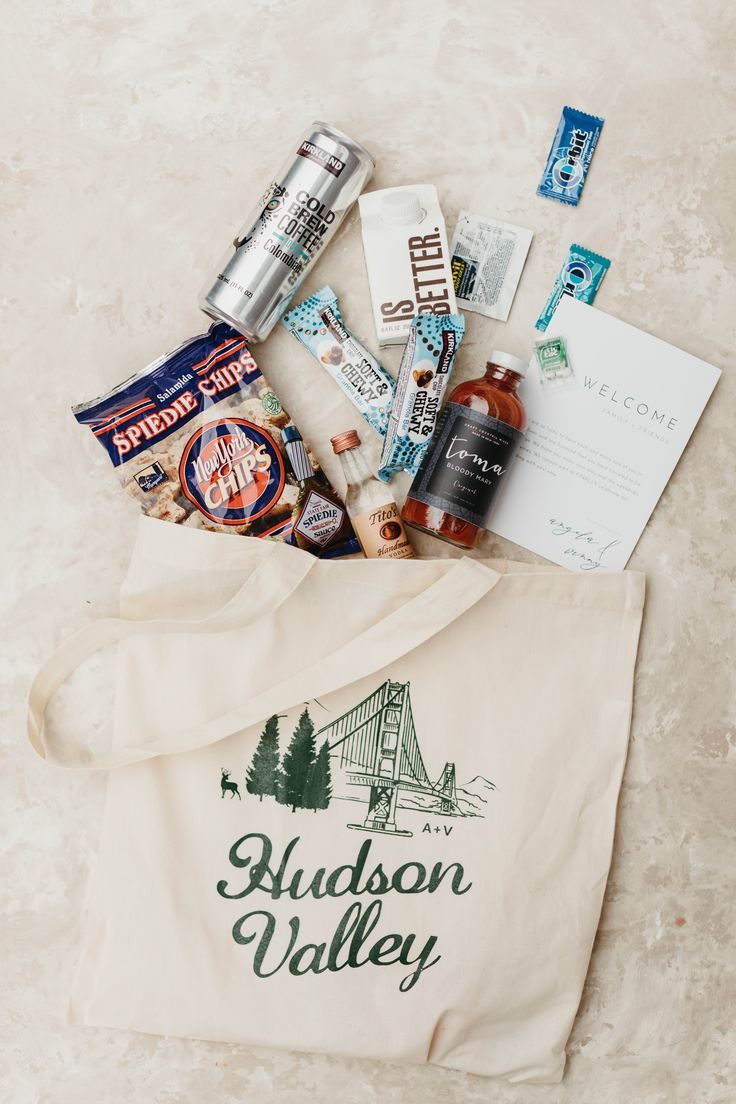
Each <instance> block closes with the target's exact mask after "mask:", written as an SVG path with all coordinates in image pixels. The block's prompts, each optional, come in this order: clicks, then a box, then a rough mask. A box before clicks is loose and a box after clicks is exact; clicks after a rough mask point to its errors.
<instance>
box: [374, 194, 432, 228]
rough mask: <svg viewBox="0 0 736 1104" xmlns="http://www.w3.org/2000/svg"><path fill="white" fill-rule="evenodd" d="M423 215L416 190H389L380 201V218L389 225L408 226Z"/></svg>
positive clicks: (419, 220) (419, 219) (418, 220)
mask: <svg viewBox="0 0 736 1104" xmlns="http://www.w3.org/2000/svg"><path fill="white" fill-rule="evenodd" d="M423 216H424V212H423V211H422V205H421V203H420V202H419V196H418V195H417V194H416V192H389V194H388V195H387V196H384V197H383V200H382V201H381V219H382V221H383V222H386V223H388V225H389V226H408V224H409V223H410V222H421V221H422V218H423Z"/></svg>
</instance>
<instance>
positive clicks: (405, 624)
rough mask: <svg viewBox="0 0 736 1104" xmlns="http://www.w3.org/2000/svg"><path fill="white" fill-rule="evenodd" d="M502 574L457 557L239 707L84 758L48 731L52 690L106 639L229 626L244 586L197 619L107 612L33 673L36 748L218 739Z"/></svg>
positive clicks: (358, 673) (170, 746)
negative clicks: (80, 749)
mask: <svg viewBox="0 0 736 1104" xmlns="http://www.w3.org/2000/svg"><path fill="white" fill-rule="evenodd" d="M310 559H311V557H310ZM312 562H313V563H316V562H317V561H316V560H314V561H312ZM309 566H311V565H308V567H309ZM308 567H307V570H308ZM305 574H306V570H305V571H304V572H303V573H302V574H301V575H298V573H297V575H298V577H297V576H294V577H292V578H291V579H290V581H289V585H288V587H287V589H286V591H285V592H284V593H282V594H281V595H279V597H278V599H277V601H276V603H275V604H274V603H271V604H270V606H269V608H268V609H267V610H264V609H263V607H262V606H261V609H260V610H259V612H258V614H257V617H256V621H255V622H254V627H255V624H257V621H258V620H259V619H261V618H265V617H268V616H270V614H271V613H272V612H273V610H274V609H275V608H276V605H278V604H280V603H281V602H282V601H284V600H285V599H286V598H287V597H289V596H290V595H291V594H293V593H294V591H295V590H296V588H297V587H298V586H299V583H300V582H301V581H302V579H303V577H304V575H305ZM499 578H500V575H499V574H498V573H497V572H496V571H493V570H492V569H491V568H488V567H485V566H484V565H482V564H480V563H478V562H477V561H475V560H471V559H469V558H467V557H466V558H463V559H460V560H457V561H453V566H452V567H451V568H450V569H449V570H448V571H447V572H446V573H445V574H443V575H442V576H441V577H440V578H439V579H438V580H437V581H436V582H434V583H432V585H431V586H429V587H427V589H425V590H423V591H421V592H420V593H419V594H418V595H415V596H414V597H412V598H410V599H408V600H407V601H405V602H403V603H402V604H401V605H400V606H398V607H397V608H396V609H395V610H393V611H392V612H391V613H389V614H387V615H386V616H385V617H383V618H382V619H381V620H380V621H378V622H376V623H375V624H374V625H372V626H371V627H370V628H368V629H366V630H364V631H362V632H360V633H358V634H357V635H356V636H355V637H353V638H352V639H351V640H350V641H349V642H348V643H346V644H343V645H342V646H341V647H339V648H337V649H336V650H335V651H334V652H332V653H331V654H329V655H327V656H324V657H322V658H321V659H319V660H317V661H316V662H315V663H312V664H309V665H308V666H306V667H304V668H302V669H301V670H300V671H297V672H292V673H290V674H289V675H287V676H286V677H285V678H283V679H281V680H280V681H278V682H275V683H273V684H272V685H271V686H269V687H266V688H264V689H263V691H261V692H259V693H258V694H256V695H255V696H253V697H251V698H249V699H248V700H247V701H244V702H243V703H241V704H239V705H238V706H237V707H236V708H235V709H231V710H229V711H227V712H225V713H221V714H218V715H217V716H214V717H212V718H211V719H209V720H207V721H205V722H200V723H198V724H197V725H196V726H193V727H192V728H190V729H185V730H183V731H179V732H178V733H177V735H176V739H175V741H173V740H172V739H171V737H169V738H165V737H164V738H160V739H154V740H152V741H147V742H146V743H145V744H143V745H135V744H131V745H127V746H124V747H120V748H116V749H113V750H112V751H110V752H108V753H106V754H94V753H90V754H89V755H86V756H85V757H83V758H82V757H80V758H77V759H70V758H69V756H68V754H66V755H65V753H64V746H63V744H64V741H63V736H57V735H56V734H55V733H54V732H52V731H49V727H50V726H49V725H48V723H47V719H46V711H47V706H48V703H49V701H50V699H51V697H52V696H53V694H54V693H55V692H56V691H57V690H58V689H59V687H60V686H61V685H62V684H63V683H64V682H65V681H66V679H68V678H69V676H70V675H71V674H72V673H73V672H74V671H75V670H76V668H77V667H78V666H79V665H80V664H81V663H82V662H83V661H84V660H85V659H87V658H89V657H90V656H91V655H93V654H94V653H95V652H97V651H99V650H100V649H101V648H103V647H106V646H107V645H110V644H113V643H115V642H117V641H119V640H124V639H129V638H131V637H135V636H141V635H143V636H147V637H150V636H155V635H164V634H166V633H180V634H181V633H190V632H191V633H196V632H212V631H213V629H216V628H218V627H219V626H220V625H222V626H223V627H226V626H230V627H232V625H233V624H234V623H235V622H234V618H235V617H237V613H236V610H237V607H238V605H240V601H239V600H240V598H241V597H242V591H240V592H239V593H238V595H236V598H235V599H233V600H231V602H230V603H228V605H227V606H225V607H223V608H222V609H220V610H218V611H217V612H216V613H215V614H213V615H211V616H210V617H207V618H203V619H201V620H197V621H128V620H125V619H121V618H110V619H108V620H103V621H97V622H94V623H93V624H91V625H89V626H87V627H86V628H85V629H82V630H81V631H80V632H79V633H77V634H76V635H75V636H73V637H71V638H70V639H69V640H68V641H67V642H66V643H65V644H63V645H62V646H61V648H59V650H58V651H57V652H56V653H55V655H54V656H52V657H51V659H50V660H49V661H48V662H47V663H46V664H45V666H44V667H43V668H42V670H41V671H40V672H39V673H38V675H37V676H36V678H35V680H34V682H33V685H32V687H31V691H30V694H29V709H28V738H29V740H30V742H31V744H32V746H33V748H34V749H35V751H36V752H37V753H38V754H39V755H40V756H41V757H42V758H44V759H47V760H49V761H50V762H53V763H54V764H55V765H57V766H62V767H71V768H87V769H109V768H112V767H118V766H124V765H126V764H129V763H134V762H139V761H141V760H143V759H149V758H153V757H154V756H157V755H170V754H175V753H180V752H185V751H192V750H194V749H196V748H199V747H204V746H206V745H208V744H213V743H216V742H217V741H219V740H223V739H225V738H226V737H227V736H230V735H232V734H233V733H235V732H239V731H240V730H242V729H244V728H248V727H249V726H250V725H252V724H256V723H258V722H260V721H262V720H263V718H264V717H267V716H269V715H270V714H272V713H276V712H279V711H282V710H284V709H289V708H291V707H292V706H294V705H296V704H298V703H300V702H303V701H306V700H309V699H311V698H314V697H320V696H323V695H325V694H328V693H331V692H332V691H333V690H337V689H339V688H340V687H342V686H346V685H349V684H350V683H351V682H355V681H357V680H358V679H360V678H363V677H364V676H367V675H369V674H372V673H373V672H375V671H378V670H380V669H382V668H384V667H386V666H387V665H389V664H390V663H392V662H394V661H395V660H397V659H399V658H401V656H403V655H406V654H407V653H408V652H410V651H413V650H414V649H415V648H417V647H419V645H420V644H422V643H424V641H426V640H428V639H429V638H430V637H431V636H433V635H434V634H435V633H437V632H439V631H441V630H442V629H443V628H444V627H445V626H447V625H448V624H450V622H452V621H454V620H455V619H456V618H457V617H459V616H461V615H462V614H463V613H465V612H466V611H467V610H468V609H470V608H471V606H473V605H474V604H475V603H476V602H477V601H479V599H480V598H482V597H483V596H484V595H485V594H487V593H488V591H489V590H490V589H491V587H493V586H494V585H495V583H496V582H498V580H499ZM247 585H248V584H246V587H247ZM237 623H238V624H241V625H242V624H247V623H248V620H245V621H243V620H242V619H241V620H239V621H237Z"/></svg>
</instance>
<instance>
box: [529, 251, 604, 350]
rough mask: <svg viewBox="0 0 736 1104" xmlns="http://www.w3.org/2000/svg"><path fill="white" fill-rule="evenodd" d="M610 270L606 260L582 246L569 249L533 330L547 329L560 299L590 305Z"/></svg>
mask: <svg viewBox="0 0 736 1104" xmlns="http://www.w3.org/2000/svg"><path fill="white" fill-rule="evenodd" d="M610 267H611V262H610V261H609V260H608V257H601V256H600V254H598V253H594V252H593V250H592V249H586V248H585V246H584V245H571V246H570V248H569V250H568V252H567V257H566V258H565V263H564V264H563V266H562V269H561V270H560V272H559V274H558V275H557V276H556V278H555V282H554V284H553V286H552V291H551V293H550V297H549V299H548V300H547V303H546V306H545V308H544V310H543V311H542V313H541V314H540V316H539V318H538V319H537V321H536V322H535V324H534V325H535V327H536V329H538V330H546V329H547V326H549V322H550V319H551V317H552V315H553V314H554V313H555V309H556V307H557V304H558V303H559V301H560V299H561V298H562V296H563V295H572V297H573V299H579V300H580V301H581V302H582V303H592V302H593V300H594V299H595V296H596V292H597V291H598V288H599V287H600V286H601V281H602V280H603V277H604V276H605V275H606V273H607V272H608V269H609V268H610Z"/></svg>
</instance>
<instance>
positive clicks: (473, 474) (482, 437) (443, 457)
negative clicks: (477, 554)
mask: <svg viewBox="0 0 736 1104" xmlns="http://www.w3.org/2000/svg"><path fill="white" fill-rule="evenodd" d="M521 438H522V434H521V432H520V431H519V430H518V429H513V428H512V427H511V426H510V425H507V424H506V423H505V422H500V421H499V420H498V418H489V417H488V415H487V414H479V413H478V411H477V410H471V409H470V407H468V406H460V405H459V404H458V403H447V404H446V406H445V408H444V410H443V411H442V413H441V414H440V416H439V418H438V420H437V429H436V431H435V434H434V438H433V440H432V444H431V445H430V447H429V449H428V450H427V452H426V453H425V456H424V459H423V460H422V463H421V466H420V468H419V471H418V472H417V474H416V476H415V478H414V482H413V483H412V485H411V490H410V491H409V495H410V497H411V498H415V499H417V500H418V501H419V502H423V503H424V504H425V505H426V506H437V507H438V508H439V509H440V510H444V511H445V512H446V513H448V514H452V515H453V516H454V517H458V518H461V519H462V520H463V521H468V522H470V523H471V524H472V525H477V526H478V527H479V528H481V529H485V528H486V527H487V523H488V516H489V514H490V512H491V506H492V504H493V498H494V495H495V494H496V491H497V490H498V487H499V485H500V483H501V480H502V479H503V477H504V476H505V474H506V472H507V471H508V468H509V465H510V463H511V461H512V459H513V456H514V453H515V452H516V448H517V446H518V444H519V441H520V440H521Z"/></svg>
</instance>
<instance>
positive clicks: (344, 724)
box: [316, 679, 465, 836]
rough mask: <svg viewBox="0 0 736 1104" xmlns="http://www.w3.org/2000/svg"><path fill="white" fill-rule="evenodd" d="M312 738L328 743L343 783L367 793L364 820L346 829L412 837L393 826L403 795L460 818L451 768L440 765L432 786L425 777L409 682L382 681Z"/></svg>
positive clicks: (425, 770)
mask: <svg viewBox="0 0 736 1104" xmlns="http://www.w3.org/2000/svg"><path fill="white" fill-rule="evenodd" d="M316 735H317V739H318V741H319V739H322V740H327V741H328V744H329V748H330V754H331V755H339V764H340V766H341V767H342V768H344V769H345V771H346V773H347V780H348V783H349V784H350V785H354V786H364V787H366V788H368V790H369V793H368V812H367V814H366V817H365V820H364V821H363V822H362V824H349V825H348V827H349V828H355V829H357V830H359V831H363V832H382V833H386V834H389V833H390V834H393V835H398V836H411V835H412V832H410V831H408V830H406V829H402V828H400V827H398V826H397V824H396V807H397V803H398V800H399V795H400V792H401V791H402V790H403V791H409V792H414V793H417V794H424V795H429V796H430V797H431V798H434V799H435V801H434V803H433V805H432V808H431V809H430V808H428V809H427V810H426V811H427V812H432V813H441V814H444V815H445V816H464V815H465V814H464V813H463V811H462V809H461V807H460V805H459V803H458V795H457V785H456V779H455V764H454V763H445V766H444V768H443V770H442V773H441V775H440V777H439V778H438V779H437V781H436V782H432V780H431V779H430V777H429V774H428V773H427V768H426V766H425V765H424V760H423V758H422V753H421V750H420V747H419V742H418V740H417V734H416V729H415V727H414V716H413V714H412V708H411V697H410V695H409V683H408V682H392V681H391V680H390V679H387V680H386V682H384V683H382V684H381V685H380V686H379V687H378V688H377V689H376V690H374V691H373V693H372V694H369V695H368V697H366V698H364V699H363V701H361V702H359V703H358V704H357V705H355V706H353V708H352V709H349V710H348V711H347V712H346V713H343V714H342V716H340V717H338V718H337V719H336V720H334V721H331V722H330V723H329V724H327V725H325V726H324V727H323V728H321V729H320V730H319V732H318V733H317V734H316Z"/></svg>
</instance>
